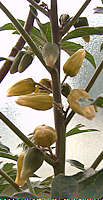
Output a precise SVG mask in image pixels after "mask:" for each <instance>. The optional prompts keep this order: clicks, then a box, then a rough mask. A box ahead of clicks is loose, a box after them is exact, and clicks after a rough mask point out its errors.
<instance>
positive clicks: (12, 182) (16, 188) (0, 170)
mask: <svg viewBox="0 0 103 200" xmlns="http://www.w3.org/2000/svg"><path fill="white" fill-rule="evenodd" d="M0 175H1V176H3V177H4V178H5V179H6V181H7V182H9V183H10V184H11V185H12V186H13V187H14V188H15V190H16V191H17V192H22V191H23V190H22V189H21V188H19V186H18V185H17V184H16V183H15V182H14V180H13V179H12V178H11V177H10V176H8V174H7V173H6V172H5V171H4V170H2V169H0Z"/></svg>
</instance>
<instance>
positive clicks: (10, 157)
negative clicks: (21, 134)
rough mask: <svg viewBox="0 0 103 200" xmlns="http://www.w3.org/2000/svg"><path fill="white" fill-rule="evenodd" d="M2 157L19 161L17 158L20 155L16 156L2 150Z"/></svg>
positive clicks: (0, 152)
mask: <svg viewBox="0 0 103 200" xmlns="http://www.w3.org/2000/svg"><path fill="white" fill-rule="evenodd" d="M0 157H2V158H8V159H11V160H14V161H17V159H18V156H16V155H15V156H14V155H12V154H11V153H4V152H2V151H0Z"/></svg>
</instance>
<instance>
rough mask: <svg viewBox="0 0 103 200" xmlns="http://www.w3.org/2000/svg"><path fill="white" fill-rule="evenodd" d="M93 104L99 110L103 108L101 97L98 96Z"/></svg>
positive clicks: (102, 98) (102, 97) (102, 96)
mask: <svg viewBox="0 0 103 200" xmlns="http://www.w3.org/2000/svg"><path fill="white" fill-rule="evenodd" d="M93 104H94V105H95V106H98V107H100V108H103V95H100V96H98V97H97V98H96V99H95V101H94V103H93Z"/></svg>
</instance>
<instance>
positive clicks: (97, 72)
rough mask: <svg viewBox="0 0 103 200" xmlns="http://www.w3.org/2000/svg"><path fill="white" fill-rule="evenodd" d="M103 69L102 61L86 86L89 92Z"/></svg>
mask: <svg viewBox="0 0 103 200" xmlns="http://www.w3.org/2000/svg"><path fill="white" fill-rule="evenodd" d="M102 70H103V61H102V62H101V64H100V65H99V67H98V68H97V70H96V71H95V73H94V75H93V77H92V78H91V80H90V81H89V83H88V85H87V87H86V88H85V90H86V91H87V92H89V90H90V89H91V88H92V86H93V84H94V82H95V81H96V79H97V78H98V76H99V74H100V72H101V71H102Z"/></svg>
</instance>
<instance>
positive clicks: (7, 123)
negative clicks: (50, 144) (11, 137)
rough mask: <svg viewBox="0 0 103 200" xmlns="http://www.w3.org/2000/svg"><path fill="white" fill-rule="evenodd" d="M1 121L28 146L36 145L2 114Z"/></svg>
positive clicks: (0, 114) (0, 115)
mask: <svg viewBox="0 0 103 200" xmlns="http://www.w3.org/2000/svg"><path fill="white" fill-rule="evenodd" d="M0 119H1V120H2V121H3V122H4V123H5V124H6V125H7V126H8V127H9V128H10V129H11V130H12V131H13V132H14V133H15V134H16V135H17V136H18V137H19V138H20V139H21V140H22V141H24V142H25V143H26V144H27V145H28V146H30V147H33V146H34V144H33V143H32V142H31V141H30V140H29V139H28V138H27V137H26V136H25V135H24V134H23V133H22V132H21V131H20V130H19V129H18V128H17V127H16V126H15V125H14V124H13V123H12V122H11V121H10V120H9V119H8V118H6V117H5V115H3V114H2V113H1V112H0Z"/></svg>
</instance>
